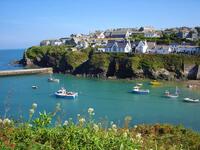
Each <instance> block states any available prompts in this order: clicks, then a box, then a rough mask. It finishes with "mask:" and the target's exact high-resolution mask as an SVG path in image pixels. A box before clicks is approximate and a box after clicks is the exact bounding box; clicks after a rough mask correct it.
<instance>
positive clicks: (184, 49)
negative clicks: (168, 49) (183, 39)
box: [175, 46, 200, 54]
mask: <svg viewBox="0 0 200 150" xmlns="http://www.w3.org/2000/svg"><path fill="white" fill-rule="evenodd" d="M175 52H176V53H185V54H200V47H198V46H177V47H176V48H175Z"/></svg>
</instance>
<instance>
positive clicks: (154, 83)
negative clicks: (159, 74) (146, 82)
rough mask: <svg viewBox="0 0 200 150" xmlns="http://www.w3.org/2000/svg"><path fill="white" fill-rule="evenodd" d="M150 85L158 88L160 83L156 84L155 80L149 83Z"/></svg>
mask: <svg viewBox="0 0 200 150" xmlns="http://www.w3.org/2000/svg"><path fill="white" fill-rule="evenodd" d="M150 84H151V85H153V86H159V85H161V83H160V82H158V81H157V80H153V81H151V82H150Z"/></svg>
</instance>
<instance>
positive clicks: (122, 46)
mask: <svg viewBox="0 0 200 150" xmlns="http://www.w3.org/2000/svg"><path fill="white" fill-rule="evenodd" d="M105 52H122V53H130V52H132V48H131V44H130V42H128V41H108V43H107V45H106V48H105Z"/></svg>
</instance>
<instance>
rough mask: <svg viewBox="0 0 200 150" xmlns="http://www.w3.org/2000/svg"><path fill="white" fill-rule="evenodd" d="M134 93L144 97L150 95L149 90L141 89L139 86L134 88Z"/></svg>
mask: <svg viewBox="0 0 200 150" xmlns="http://www.w3.org/2000/svg"><path fill="white" fill-rule="evenodd" d="M132 93H134V94H142V95H144V94H149V93H150V91H149V90H148V89H140V87H139V86H135V87H134V88H133V90H132Z"/></svg>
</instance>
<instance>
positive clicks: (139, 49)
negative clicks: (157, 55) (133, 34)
mask: <svg viewBox="0 0 200 150" xmlns="http://www.w3.org/2000/svg"><path fill="white" fill-rule="evenodd" d="M147 49H148V44H147V42H146V41H140V42H139V43H138V45H137V46H136V48H135V51H136V53H147Z"/></svg>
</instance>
